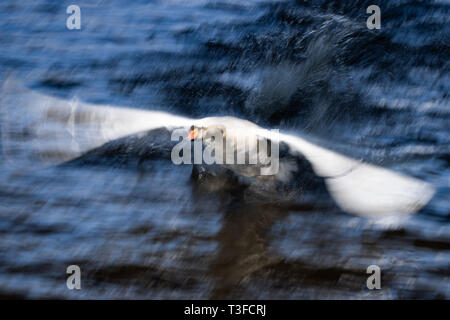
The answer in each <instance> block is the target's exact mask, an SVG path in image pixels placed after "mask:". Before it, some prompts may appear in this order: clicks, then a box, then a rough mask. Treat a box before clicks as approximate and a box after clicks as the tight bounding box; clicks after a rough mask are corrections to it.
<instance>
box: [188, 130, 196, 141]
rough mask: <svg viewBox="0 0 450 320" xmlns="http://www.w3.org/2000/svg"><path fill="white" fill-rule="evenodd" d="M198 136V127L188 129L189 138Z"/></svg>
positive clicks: (192, 138)
mask: <svg viewBox="0 0 450 320" xmlns="http://www.w3.org/2000/svg"><path fill="white" fill-rule="evenodd" d="M197 136H198V128H194V129H192V130H189V136H188V137H189V140H194V139H195V138H197Z"/></svg>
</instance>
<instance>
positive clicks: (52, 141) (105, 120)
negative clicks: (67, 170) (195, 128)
mask: <svg viewBox="0 0 450 320" xmlns="http://www.w3.org/2000/svg"><path fill="white" fill-rule="evenodd" d="M0 115H1V122H0V126H1V127H0V128H1V138H2V139H1V146H2V148H1V149H2V151H3V152H2V153H3V159H4V160H6V161H7V162H9V163H12V164H14V165H19V166H20V165H23V166H30V165H32V166H33V167H35V166H39V165H53V164H58V163H61V162H64V161H68V160H71V159H73V158H76V157H78V156H80V155H82V154H83V153H85V152H87V151H89V150H91V149H94V148H97V147H99V146H101V145H103V144H105V143H107V142H109V141H112V140H115V139H118V138H121V137H124V136H127V135H131V134H136V133H139V132H143V131H148V130H151V129H155V128H158V127H167V128H171V127H185V126H189V125H190V124H191V123H192V120H191V119H188V118H185V117H180V116H175V115H171V114H169V113H166V112H161V111H147V110H138V109H131V108H121V107H114V106H108V105H94V104H89V103H84V102H81V101H78V100H75V99H74V100H71V101H68V100H63V99H58V98H55V97H51V96H47V95H44V94H41V93H38V92H34V91H32V90H30V89H27V88H26V87H24V85H23V84H21V83H19V82H18V81H15V80H11V79H10V80H6V81H5V82H4V84H3V86H2V90H1V95H0Z"/></svg>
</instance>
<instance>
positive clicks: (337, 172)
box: [259, 129, 435, 217]
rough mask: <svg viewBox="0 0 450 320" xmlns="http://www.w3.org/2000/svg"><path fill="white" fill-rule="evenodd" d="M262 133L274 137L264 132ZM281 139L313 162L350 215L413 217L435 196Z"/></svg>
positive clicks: (298, 140)
mask: <svg viewBox="0 0 450 320" xmlns="http://www.w3.org/2000/svg"><path fill="white" fill-rule="evenodd" d="M259 133H260V134H261V135H264V136H267V137H269V136H270V135H272V136H273V133H269V132H268V131H267V130H264V129H262V130H260V132H259ZM279 139H280V141H284V142H285V143H287V144H288V145H289V146H290V147H291V148H292V151H293V152H300V153H301V154H302V155H303V156H304V157H305V158H306V159H307V160H308V161H310V162H311V165H312V167H313V170H314V172H315V173H316V174H317V175H318V176H321V177H323V178H324V179H325V183H326V186H327V189H328V191H329V193H330V195H331V196H332V197H333V198H334V200H335V201H336V203H337V204H338V205H339V206H340V207H341V208H342V209H343V210H344V211H346V212H349V213H353V214H358V215H363V216H370V217H381V216H384V215H390V214H410V213H414V212H417V211H418V210H420V209H421V208H422V207H423V206H425V205H426V204H427V203H428V202H429V201H430V199H431V198H432V197H433V195H434V194H435V188H434V187H433V186H432V185H430V184H429V183H426V182H424V181H421V180H418V179H415V178H412V177H409V176H406V175H404V174H400V173H397V172H394V171H392V170H388V169H386V168H382V167H379V166H376V165H373V164H368V163H364V162H361V161H358V160H355V159H352V158H350V157H347V156H344V155H342V154H339V153H337V152H334V151H331V150H328V149H325V148H323V147H320V146H318V145H315V144H312V143H310V142H308V141H307V140H305V139H304V138H302V137H300V136H297V135H291V134H281V133H280V135H279Z"/></svg>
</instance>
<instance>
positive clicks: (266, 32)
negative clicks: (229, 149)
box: [0, 0, 450, 299]
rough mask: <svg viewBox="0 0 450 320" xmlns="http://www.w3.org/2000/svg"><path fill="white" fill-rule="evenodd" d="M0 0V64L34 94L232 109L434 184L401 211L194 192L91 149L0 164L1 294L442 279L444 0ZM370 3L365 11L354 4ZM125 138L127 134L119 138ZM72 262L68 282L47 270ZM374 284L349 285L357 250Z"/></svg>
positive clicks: (135, 161)
mask: <svg viewBox="0 0 450 320" xmlns="http://www.w3.org/2000/svg"><path fill="white" fill-rule="evenodd" d="M70 4H73V1H42V0H40V1H20V2H18V1H2V2H1V4H0V44H1V50H0V66H1V68H0V78H1V79H2V80H4V79H6V78H7V77H8V76H9V75H11V74H14V76H15V77H16V78H19V79H21V80H23V81H24V82H25V83H26V84H27V86H29V87H31V88H33V89H35V90H38V91H39V92H43V93H46V94H49V95H54V96H58V97H62V98H65V99H71V98H72V97H74V96H77V97H78V98H80V99H82V100H84V101H88V102H91V103H106V104H116V105H121V106H128V107H133V108H141V109H149V110H165V111H169V112H171V113H173V114H179V115H185V116H190V117H204V116H211V115H232V116H238V117H240V118H246V119H249V120H251V121H253V122H255V123H258V124H259V125H262V126H264V127H267V128H281V129H284V130H290V131H294V132H302V133H305V134H308V135H310V136H313V137H318V138H320V139H322V140H324V141H327V143H328V145H327V147H329V148H331V149H335V150H338V151H340V152H342V153H344V154H347V155H350V156H352V157H354V158H360V159H364V160H366V161H368V162H371V163H374V164H377V165H380V166H383V167H386V168H390V169H393V170H397V171H399V172H402V173H405V174H408V175H410V176H414V177H417V178H420V179H422V180H424V181H427V182H429V183H430V184H432V185H433V186H434V187H436V189H437V193H436V195H435V196H434V198H433V199H432V200H431V202H430V203H429V204H428V205H427V206H426V207H425V208H423V209H422V210H421V211H420V212H418V213H417V214H415V215H413V216H411V217H408V218H402V219H384V220H370V219H365V218H361V217H357V216H353V215H350V214H347V213H345V212H342V211H341V210H339V209H337V208H335V207H334V206H328V205H326V201H325V200H323V199H322V198H321V196H320V195H316V196H313V197H312V198H311V197H310V198H307V200H304V201H303V202H302V203H300V204H297V205H295V206H290V205H281V204H273V203H272V204H271V203H269V204H260V203H247V202H244V201H242V199H240V198H239V197H237V196H236V194H235V193H234V192H232V191H229V190H219V191H217V192H205V191H204V190H203V189H202V188H201V186H199V185H198V184H197V183H196V182H195V181H193V180H192V179H191V171H192V167H191V166H174V165H173V164H172V163H171V162H170V161H168V160H167V159H165V158H164V157H159V156H151V157H147V158H145V159H144V160H143V161H142V159H140V158H139V156H137V157H136V154H133V155H131V154H128V153H127V152H124V153H121V154H117V153H112V154H111V153H98V154H94V156H95V157H94V158H89V155H87V156H86V157H87V158H86V157H85V159H81V160H80V161H78V162H74V163H71V164H70V165H60V166H55V167H50V168H47V169H44V170H25V171H17V170H12V169H10V168H9V167H7V166H4V165H3V164H2V165H1V167H0V170H1V179H0V297H14V298H75V299H76V298H106V299H110V298H127V299H128V298H150V299H160V298H163V299H164V298H188V299H189V298H237V299H239V298H247V299H253V298H265V299H275V298H277V299H278V298H287V299H296V298H307V299H315V298H319V299H326V298H331V299H336V298H343V299H348V298H356V299H391V298H394V299H405V298H427V299H432V298H446V299H448V298H449V297H450V287H449V286H450V281H449V276H450V273H449V270H450V268H449V263H450V252H449V250H450V225H449V221H450V219H449V212H450V200H449V179H450V169H449V159H450V140H449V128H450V125H449V124H450V121H449V118H450V101H449V97H448V93H449V91H450V90H449V89H450V85H449V84H450V81H449V80H450V79H449V72H448V71H449V66H450V65H449V59H448V57H449V56H450V32H449V31H450V27H449V22H450V21H449V19H450V18H449V17H450V15H449V13H450V5H449V3H448V2H447V1H402V0H396V1H384V0H378V2H377V3H372V1H300V0H299V1H242V0H241V1H234V0H228V1H207V0H198V1H197V0H194V1H182V0H179V1H177V0H164V1H163V0H161V1H156V0H155V1H123V0H115V1H81V0H79V1H76V4H78V5H79V6H80V7H81V11H82V23H81V25H82V30H80V31H69V30H67V28H66V26H65V20H66V17H67V14H66V13H65V10H66V7H67V6H68V5H70ZM371 4H377V5H379V6H380V7H381V12H382V20H381V30H368V29H367V27H366V19H367V16H368V15H367V14H366V12H365V11H366V8H367V7H368V6H369V5H371ZM138 154H139V153H138ZM72 264H76V265H79V266H80V268H81V270H82V290H79V291H77V290H74V291H70V290H68V289H67V287H66V277H67V275H66V273H65V271H66V268H67V266H69V265H72ZM372 264H376V265H379V266H380V267H381V270H382V289H381V290H376V291H370V290H368V289H367V288H366V279H367V276H368V275H367V274H366V268H367V266H369V265H372Z"/></svg>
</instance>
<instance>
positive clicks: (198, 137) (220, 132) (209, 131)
mask: <svg viewBox="0 0 450 320" xmlns="http://www.w3.org/2000/svg"><path fill="white" fill-rule="evenodd" d="M225 137H226V129H225V127H224V126H221V125H209V126H206V127H205V126H195V125H193V126H191V128H190V129H189V134H188V139H189V140H195V141H203V142H206V143H208V142H211V141H210V140H215V139H219V138H222V139H224V138H225Z"/></svg>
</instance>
